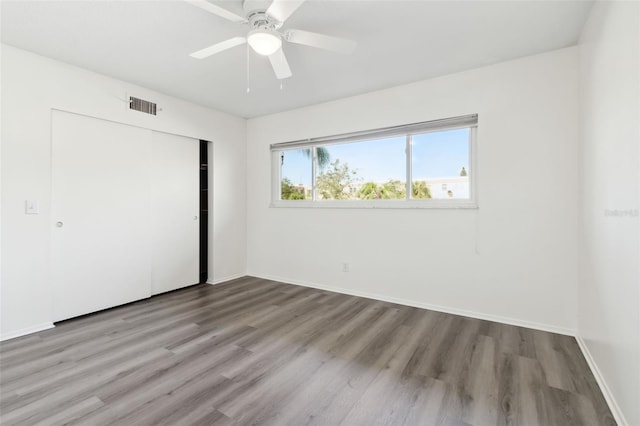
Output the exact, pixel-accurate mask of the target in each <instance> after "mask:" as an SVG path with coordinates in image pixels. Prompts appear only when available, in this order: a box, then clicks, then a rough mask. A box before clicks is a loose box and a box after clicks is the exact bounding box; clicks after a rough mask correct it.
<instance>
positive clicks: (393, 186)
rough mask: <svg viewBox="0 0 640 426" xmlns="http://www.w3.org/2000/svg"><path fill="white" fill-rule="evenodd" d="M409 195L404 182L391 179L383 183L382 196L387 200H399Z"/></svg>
mask: <svg viewBox="0 0 640 426" xmlns="http://www.w3.org/2000/svg"><path fill="white" fill-rule="evenodd" d="M406 197H407V187H406V185H405V183H404V182H401V181H399V180H392V179H389V181H388V182H385V183H384V184H383V185H382V198H383V199H387V200H398V199H400V200H401V199H404V198H406Z"/></svg>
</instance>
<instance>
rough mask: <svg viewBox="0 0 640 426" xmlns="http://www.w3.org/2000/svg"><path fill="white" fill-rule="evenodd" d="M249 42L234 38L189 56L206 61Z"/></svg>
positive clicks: (244, 39)
mask: <svg viewBox="0 0 640 426" xmlns="http://www.w3.org/2000/svg"><path fill="white" fill-rule="evenodd" d="M246 42H247V39H246V38H244V37H234V38H230V39H229V40H225V41H221V42H220V43H216V44H214V45H212V46H209V47H205V48H204V49H202V50H198V51H197V52H193V53H190V54H189V56H191V57H192V58H196V59H204V58H207V57H209V56H211V55H215V54H216V53H220V52H222V51H223V50H227V49H231V48H232V47H236V46H239V45H241V44H244V43H246Z"/></svg>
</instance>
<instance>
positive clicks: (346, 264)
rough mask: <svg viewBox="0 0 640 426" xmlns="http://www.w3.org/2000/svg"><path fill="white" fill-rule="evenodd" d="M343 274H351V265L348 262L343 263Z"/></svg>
mask: <svg viewBox="0 0 640 426" xmlns="http://www.w3.org/2000/svg"><path fill="white" fill-rule="evenodd" d="M342 272H349V264H348V263H347V262H342Z"/></svg>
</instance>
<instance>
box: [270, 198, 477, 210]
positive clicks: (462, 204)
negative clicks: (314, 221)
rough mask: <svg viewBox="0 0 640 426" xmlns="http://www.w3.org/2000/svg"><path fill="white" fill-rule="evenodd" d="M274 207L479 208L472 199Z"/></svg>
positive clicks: (276, 204)
mask: <svg viewBox="0 0 640 426" xmlns="http://www.w3.org/2000/svg"><path fill="white" fill-rule="evenodd" d="M269 207H272V208H307V209H477V208H478V203H477V202H475V201H472V200H456V201H451V200H430V201H426V200H425V201H421V200H420V201H419V200H411V201H405V200H388V201H293V200H292V201H272V202H271V204H269Z"/></svg>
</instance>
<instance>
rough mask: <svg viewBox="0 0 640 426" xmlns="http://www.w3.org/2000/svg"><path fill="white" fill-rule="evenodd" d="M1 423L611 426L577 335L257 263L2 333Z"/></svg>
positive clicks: (0, 346)
mask: <svg viewBox="0 0 640 426" xmlns="http://www.w3.org/2000/svg"><path fill="white" fill-rule="evenodd" d="M0 423H2V425H58V424H70V425H112V424H115V425H231V424H238V425H253V424H261V425H450V426H453V425H458V426H462V425H477V426H485V425H562V426H564V425H614V424H615V422H614V420H613V417H612V416H611V413H610V411H609V409H608V407H607V405H606V403H605V400H604V398H603V396H602V394H601V392H600V389H599V388H598V385H597V384H596V381H595V379H594V377H593V376H592V374H591V372H590V370H589V368H588V366H587V363H586V361H585V360H584V358H583V356H582V354H581V352H580V350H579V348H578V346H577V343H576V341H575V339H573V338H571V337H567V336H561V335H557V334H552V333H546V332H541V331H535V330H530V329H526V328H520V327H514V326H510V325H505V324H499V323H494V322H489V321H481V320H476V319H471V318H466V317H460V316H455V315H449V314H444V313H439V312H434V311H429V310H424V309H417V308H412V307H407V306H401V305H395V304H392V303H385V302H380V301H375V300H370V299H364V298H359V297H353V296H347V295H342V294H337V293H331V292H327V291H322V290H316V289H310V288H305V287H299V286H294V285H288V284H283V283H279V282H274V281H268V280H262V279H258V278H251V277H246V278H242V279H238V280H234V281H231V282H228V283H226V284H222V285H218V286H209V285H198V286H193V287H189V288H187V289H183V290H179V291H176V292H172V293H167V294H164V295H160V296H156V297H153V298H151V299H147V300H144V301H140V302H136V303H133V304H129V305H125V306H122V307H119V308H114V309H111V310H107V311H103V312H100V313H97V314H93V315H90V316H85V317H81V318H78V319H74V320H69V321H65V322H62V323H59V324H58V325H57V327H56V328H55V329H52V330H47V331H43V332H40V333H37V334H33V335H29V336H25V337H22V338H18V339H13V340H9V341H6V342H3V343H2V344H0Z"/></svg>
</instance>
